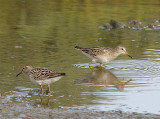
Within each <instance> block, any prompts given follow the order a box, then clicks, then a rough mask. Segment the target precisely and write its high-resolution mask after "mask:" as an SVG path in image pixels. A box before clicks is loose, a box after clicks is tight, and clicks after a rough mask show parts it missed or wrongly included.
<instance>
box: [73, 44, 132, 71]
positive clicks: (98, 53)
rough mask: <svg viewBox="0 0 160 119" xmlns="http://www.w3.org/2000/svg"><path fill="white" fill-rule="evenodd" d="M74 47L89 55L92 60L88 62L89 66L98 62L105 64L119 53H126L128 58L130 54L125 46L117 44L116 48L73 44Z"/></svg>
mask: <svg viewBox="0 0 160 119" xmlns="http://www.w3.org/2000/svg"><path fill="white" fill-rule="evenodd" d="M75 48H76V49H78V50H80V51H81V52H82V53H83V54H85V55H86V56H87V57H89V58H90V59H91V60H92V62H91V63H90V64H89V68H91V67H92V66H91V64H92V63H100V64H101V65H102V64H106V63H109V62H111V61H112V60H114V59H115V58H117V57H118V56H119V55H121V54H126V55H128V56H129V57H130V58H132V56H130V55H129V54H128V53H127V51H126V48H125V47H123V46H117V47H116V48H109V47H92V48H81V47H79V46H75ZM101 65H100V66H97V67H98V68H103V67H102V66H101Z"/></svg>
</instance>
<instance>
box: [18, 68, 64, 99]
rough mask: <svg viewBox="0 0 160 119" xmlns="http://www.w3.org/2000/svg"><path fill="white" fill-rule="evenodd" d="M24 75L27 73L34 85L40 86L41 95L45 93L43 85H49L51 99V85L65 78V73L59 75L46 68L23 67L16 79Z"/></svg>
mask: <svg viewBox="0 0 160 119" xmlns="http://www.w3.org/2000/svg"><path fill="white" fill-rule="evenodd" d="M22 73H25V74H26V75H27V76H28V78H29V80H30V81H31V82H32V83H34V84H37V85H40V88H41V91H40V92H39V94H41V93H42V92H43V87H42V85H47V86H48V96H49V97H50V95H51V91H50V84H51V83H54V82H56V81H58V80H59V79H60V78H62V77H63V76H65V73H57V72H54V71H52V70H50V69H49V68H45V67H36V68H33V67H32V66H30V65H26V66H23V68H22V71H21V72H20V73H18V74H17V75H16V77H17V76H19V75H20V74H22Z"/></svg>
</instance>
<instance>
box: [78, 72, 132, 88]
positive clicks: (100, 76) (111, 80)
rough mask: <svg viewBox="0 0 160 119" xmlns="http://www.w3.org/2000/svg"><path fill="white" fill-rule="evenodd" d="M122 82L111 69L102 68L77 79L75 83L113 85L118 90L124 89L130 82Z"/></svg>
mask: <svg viewBox="0 0 160 119" xmlns="http://www.w3.org/2000/svg"><path fill="white" fill-rule="evenodd" d="M130 81H131V80H129V81H127V82H121V81H120V80H119V79H118V78H117V77H116V76H115V75H114V74H113V73H112V72H111V71H109V70H106V69H102V70H95V71H92V72H91V73H89V74H88V75H86V76H84V77H82V78H79V79H76V80H75V84H93V85H106V86H107V85H112V86H114V87H115V88H116V89H117V90H118V91H123V90H124V88H125V85H127V83H128V82H130Z"/></svg>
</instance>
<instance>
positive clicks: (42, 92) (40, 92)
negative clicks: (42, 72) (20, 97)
mask: <svg viewBox="0 0 160 119" xmlns="http://www.w3.org/2000/svg"><path fill="white" fill-rule="evenodd" d="M40 88H41V91H40V92H39V95H40V94H42V93H43V87H42V85H40Z"/></svg>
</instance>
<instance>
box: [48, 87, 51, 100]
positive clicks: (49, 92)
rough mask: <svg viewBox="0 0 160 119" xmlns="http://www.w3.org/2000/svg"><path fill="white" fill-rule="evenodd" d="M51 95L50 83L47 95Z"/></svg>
mask: <svg viewBox="0 0 160 119" xmlns="http://www.w3.org/2000/svg"><path fill="white" fill-rule="evenodd" d="M50 96H51V89H50V85H48V97H50Z"/></svg>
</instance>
